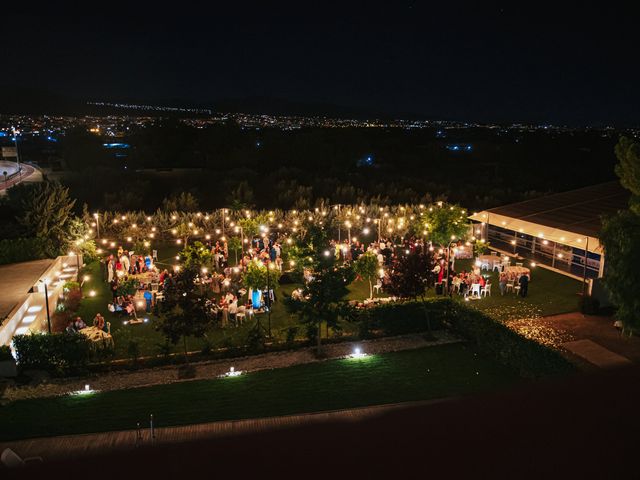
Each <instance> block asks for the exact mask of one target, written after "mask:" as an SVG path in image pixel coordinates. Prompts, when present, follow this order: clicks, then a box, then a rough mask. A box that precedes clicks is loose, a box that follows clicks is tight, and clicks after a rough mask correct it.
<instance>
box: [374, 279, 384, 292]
mask: <svg viewBox="0 0 640 480" xmlns="http://www.w3.org/2000/svg"><path fill="white" fill-rule="evenodd" d="M380 290H382V282H380V281H378V283H376V284H375V285H374V286H373V291H374V292H375V293H378V294H379V293H380Z"/></svg>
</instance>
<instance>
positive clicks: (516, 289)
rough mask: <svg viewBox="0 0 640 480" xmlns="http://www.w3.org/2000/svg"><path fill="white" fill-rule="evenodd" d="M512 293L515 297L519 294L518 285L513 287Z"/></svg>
mask: <svg viewBox="0 0 640 480" xmlns="http://www.w3.org/2000/svg"><path fill="white" fill-rule="evenodd" d="M513 291H514V293H515V294H516V295H518V294H519V293H520V285H514V287H513Z"/></svg>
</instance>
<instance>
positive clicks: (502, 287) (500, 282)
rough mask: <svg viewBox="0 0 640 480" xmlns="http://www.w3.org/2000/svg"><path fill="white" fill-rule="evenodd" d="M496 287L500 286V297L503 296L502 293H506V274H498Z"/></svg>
mask: <svg viewBox="0 0 640 480" xmlns="http://www.w3.org/2000/svg"><path fill="white" fill-rule="evenodd" d="M498 285H499V286H500V295H502V296H504V292H506V291H507V272H500V277H499V279H498Z"/></svg>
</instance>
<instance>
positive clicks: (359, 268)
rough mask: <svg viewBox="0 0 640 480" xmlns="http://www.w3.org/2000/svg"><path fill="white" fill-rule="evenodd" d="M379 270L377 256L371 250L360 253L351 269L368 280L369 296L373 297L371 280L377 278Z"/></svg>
mask: <svg viewBox="0 0 640 480" xmlns="http://www.w3.org/2000/svg"><path fill="white" fill-rule="evenodd" d="M379 270H380V265H379V264H378V256H377V255H376V254H375V253H373V252H366V253H365V254H363V255H360V256H359V257H358V260H356V261H355V263H354V264H353V271H354V272H355V273H356V274H357V275H360V277H362V279H363V280H367V281H368V282H369V298H373V281H374V280H375V279H376V278H378V272H379Z"/></svg>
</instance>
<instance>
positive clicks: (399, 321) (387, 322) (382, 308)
mask: <svg viewBox="0 0 640 480" xmlns="http://www.w3.org/2000/svg"><path fill="white" fill-rule="evenodd" d="M443 313H444V312H443V305H442V302H440V301H438V300H427V301H426V302H424V303H423V302H417V301H407V302H393V303H385V304H381V305H378V306H376V307H372V308H368V309H366V310H363V312H362V315H361V317H360V321H361V322H366V324H367V325H366V327H367V328H366V330H369V331H371V330H380V331H382V333H383V335H384V336H393V335H403V334H407V333H419V332H424V331H426V330H429V325H428V322H427V314H428V319H429V322H430V323H431V329H432V330H437V329H441V328H443V326H444V325H443V323H442V321H443V318H444V314H443ZM361 331H363V329H362V328H361Z"/></svg>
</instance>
